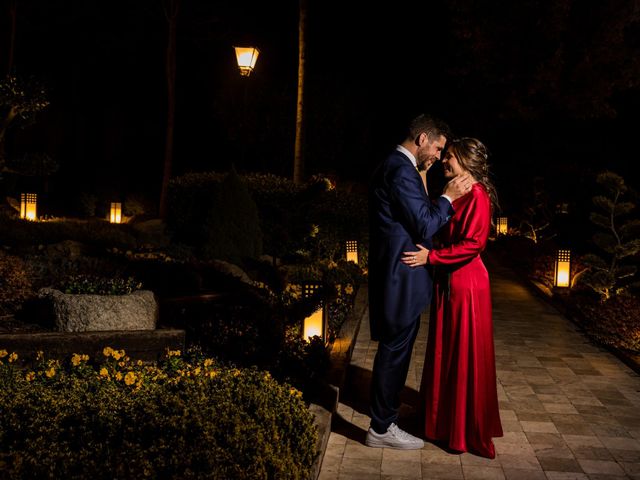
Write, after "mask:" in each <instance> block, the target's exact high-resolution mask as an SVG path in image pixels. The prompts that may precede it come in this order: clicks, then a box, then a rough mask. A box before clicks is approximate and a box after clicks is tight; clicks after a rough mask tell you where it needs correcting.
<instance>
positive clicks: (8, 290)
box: [0, 251, 33, 315]
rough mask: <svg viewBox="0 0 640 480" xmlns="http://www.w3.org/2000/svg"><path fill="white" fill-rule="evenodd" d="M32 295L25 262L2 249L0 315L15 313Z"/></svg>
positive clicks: (0, 260)
mask: <svg viewBox="0 0 640 480" xmlns="http://www.w3.org/2000/svg"><path fill="white" fill-rule="evenodd" d="M32 295H33V289H32V285H31V281H30V275H29V274H28V271H27V266H26V265H25V263H24V262H23V261H22V260H21V259H20V258H18V257H14V256H12V255H7V254H6V253H4V252H2V251H0V315H4V314H8V313H14V312H15V311H16V310H17V309H18V308H19V307H20V305H21V304H22V302H24V301H25V300H26V299H27V298H29V297H30V296H32Z"/></svg>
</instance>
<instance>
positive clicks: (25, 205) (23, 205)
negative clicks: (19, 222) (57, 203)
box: [20, 193, 38, 221]
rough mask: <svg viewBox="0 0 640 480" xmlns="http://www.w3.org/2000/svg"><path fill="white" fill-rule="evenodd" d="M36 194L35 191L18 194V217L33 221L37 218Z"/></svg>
mask: <svg viewBox="0 0 640 480" xmlns="http://www.w3.org/2000/svg"><path fill="white" fill-rule="evenodd" d="M37 203H38V195H37V194H36V193H22V194H20V218H24V219H25V220H31V221H35V220H36V218H37Z"/></svg>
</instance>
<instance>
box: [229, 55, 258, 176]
mask: <svg viewBox="0 0 640 480" xmlns="http://www.w3.org/2000/svg"><path fill="white" fill-rule="evenodd" d="M233 48H234V49H235V52H236V61H237V62H238V69H239V70H240V76H242V77H249V76H250V75H251V73H252V72H253V69H254V68H255V67H256V62H257V61H258V55H260V50H258V49H257V48H255V47H233ZM247 80H248V78H245V79H244V81H243V83H244V85H243V87H242V90H243V92H242V116H241V119H240V160H241V162H242V163H243V164H244V160H245V149H246V139H247V135H245V134H246V133H247V132H245V130H246V117H247Z"/></svg>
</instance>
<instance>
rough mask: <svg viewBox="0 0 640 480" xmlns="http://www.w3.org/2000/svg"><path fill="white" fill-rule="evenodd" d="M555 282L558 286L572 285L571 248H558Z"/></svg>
mask: <svg viewBox="0 0 640 480" xmlns="http://www.w3.org/2000/svg"><path fill="white" fill-rule="evenodd" d="M554 284H555V286H556V287H569V286H570V285H571V250H558V255H557V257H556V268H555V275H554Z"/></svg>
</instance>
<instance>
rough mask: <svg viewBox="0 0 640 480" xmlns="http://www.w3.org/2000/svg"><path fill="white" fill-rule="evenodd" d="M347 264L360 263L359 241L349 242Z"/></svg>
mask: <svg viewBox="0 0 640 480" xmlns="http://www.w3.org/2000/svg"><path fill="white" fill-rule="evenodd" d="M347 262H353V263H355V264H357V263H358V241H357V240H347Z"/></svg>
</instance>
